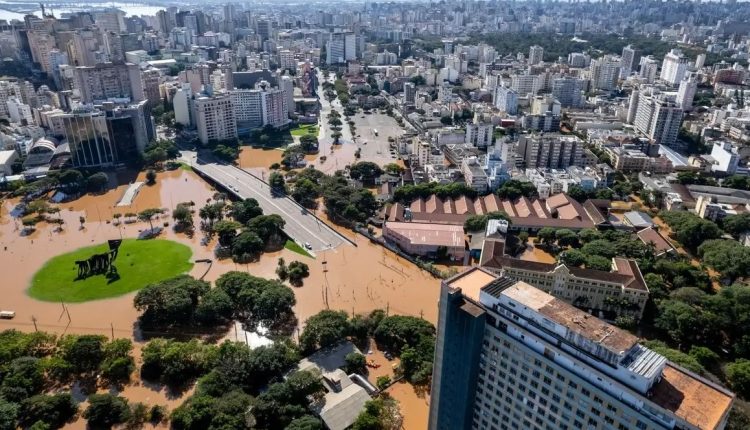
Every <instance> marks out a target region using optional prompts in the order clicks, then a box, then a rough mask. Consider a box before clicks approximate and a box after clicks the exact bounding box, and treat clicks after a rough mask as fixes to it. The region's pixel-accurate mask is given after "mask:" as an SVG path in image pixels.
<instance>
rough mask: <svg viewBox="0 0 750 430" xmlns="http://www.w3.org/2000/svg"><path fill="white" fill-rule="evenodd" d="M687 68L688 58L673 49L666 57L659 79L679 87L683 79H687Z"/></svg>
mask: <svg viewBox="0 0 750 430" xmlns="http://www.w3.org/2000/svg"><path fill="white" fill-rule="evenodd" d="M687 68H688V59H687V57H685V55H683V53H682V51H680V50H679V49H672V50H671V51H669V52H668V53H667V55H665V56H664V61H662V63H661V75H659V78H660V79H661V80H662V81H664V82H666V83H668V84H670V85H678V84H679V83H680V82H681V81H682V78H684V77H685V72H687Z"/></svg>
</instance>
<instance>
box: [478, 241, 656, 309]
mask: <svg viewBox="0 0 750 430" xmlns="http://www.w3.org/2000/svg"><path fill="white" fill-rule="evenodd" d="M500 243H502V246H500ZM504 250H505V246H504V239H502V238H499V239H497V238H488V239H487V240H485V242H484V246H483V247H482V255H481V257H480V259H479V265H480V266H481V267H483V268H485V269H488V270H490V271H492V272H495V273H497V274H501V275H504V276H508V277H510V278H512V279H516V280H519V281H524V282H527V283H529V284H531V285H533V286H535V287H537V288H539V289H541V290H543V291H545V292H548V293H549V294H552V295H553V296H555V297H557V298H559V299H562V300H565V301H566V302H568V303H571V304H573V305H575V306H577V307H579V308H582V309H587V310H588V311H590V312H591V313H592V314H593V315H597V316H599V317H600V318H605V319H608V320H614V319H615V318H616V317H618V316H621V315H628V316H632V317H634V318H635V319H637V320H640V318H641V317H642V316H643V309H644V307H645V306H646V301H647V300H648V287H647V286H646V281H644V279H643V275H642V274H641V271H640V269H639V268H638V263H636V262H635V260H631V259H626V258H613V259H612V270H611V271H610V272H605V271H602V270H594V269H581V268H579V267H568V266H566V265H564V264H551V263H539V262H536V261H527V260H520V259H518V258H513V257H510V256H508V255H505V254H504Z"/></svg>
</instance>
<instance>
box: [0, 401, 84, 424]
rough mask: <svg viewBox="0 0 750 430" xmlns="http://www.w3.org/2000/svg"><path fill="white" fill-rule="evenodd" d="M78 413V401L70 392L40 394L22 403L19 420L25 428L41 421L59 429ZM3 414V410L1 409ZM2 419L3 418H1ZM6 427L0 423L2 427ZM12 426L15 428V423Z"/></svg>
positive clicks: (0, 413)
mask: <svg viewBox="0 0 750 430" xmlns="http://www.w3.org/2000/svg"><path fill="white" fill-rule="evenodd" d="M76 413H78V402H76V400H75V399H74V398H73V396H71V395H70V393H58V394H51V395H47V394H38V395H36V396H32V397H29V398H28V399H26V400H24V401H23V403H21V408H20V414H19V416H18V422H19V424H20V425H21V426H22V427H24V428H27V427H31V426H32V425H34V424H35V423H38V422H41V423H44V424H46V425H48V426H49V428H54V429H57V428H61V427H63V426H64V425H65V423H67V422H69V421H70V420H71V419H73V417H75V415H76ZM1 415H2V412H1V411H0V416H1ZM1 421H2V418H0V422H1ZM5 428H6V427H3V426H2V424H0V429H5ZM12 428H13V429H15V428H16V427H15V425H14V426H13V427H12Z"/></svg>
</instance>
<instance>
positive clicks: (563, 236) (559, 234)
mask: <svg viewBox="0 0 750 430" xmlns="http://www.w3.org/2000/svg"><path fill="white" fill-rule="evenodd" d="M555 239H556V240H557V244H558V245H560V246H573V247H575V246H577V245H578V236H577V235H576V234H575V233H574V232H573V231H572V230H569V229H567V228H561V229H558V230H556V231H555Z"/></svg>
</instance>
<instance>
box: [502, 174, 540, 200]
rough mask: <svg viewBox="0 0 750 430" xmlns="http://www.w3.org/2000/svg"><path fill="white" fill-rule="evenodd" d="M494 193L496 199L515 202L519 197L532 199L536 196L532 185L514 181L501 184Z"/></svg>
mask: <svg viewBox="0 0 750 430" xmlns="http://www.w3.org/2000/svg"><path fill="white" fill-rule="evenodd" d="M496 193H497V195H498V197H500V198H502V199H508V200H516V199H517V198H519V197H527V198H534V197H536V196H537V191H536V187H535V186H534V184H532V183H531V182H524V181H518V180H515V179H511V180H508V181H505V182H503V184H502V185H501V186H500V187H499V188H498V189H497V192H496Z"/></svg>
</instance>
